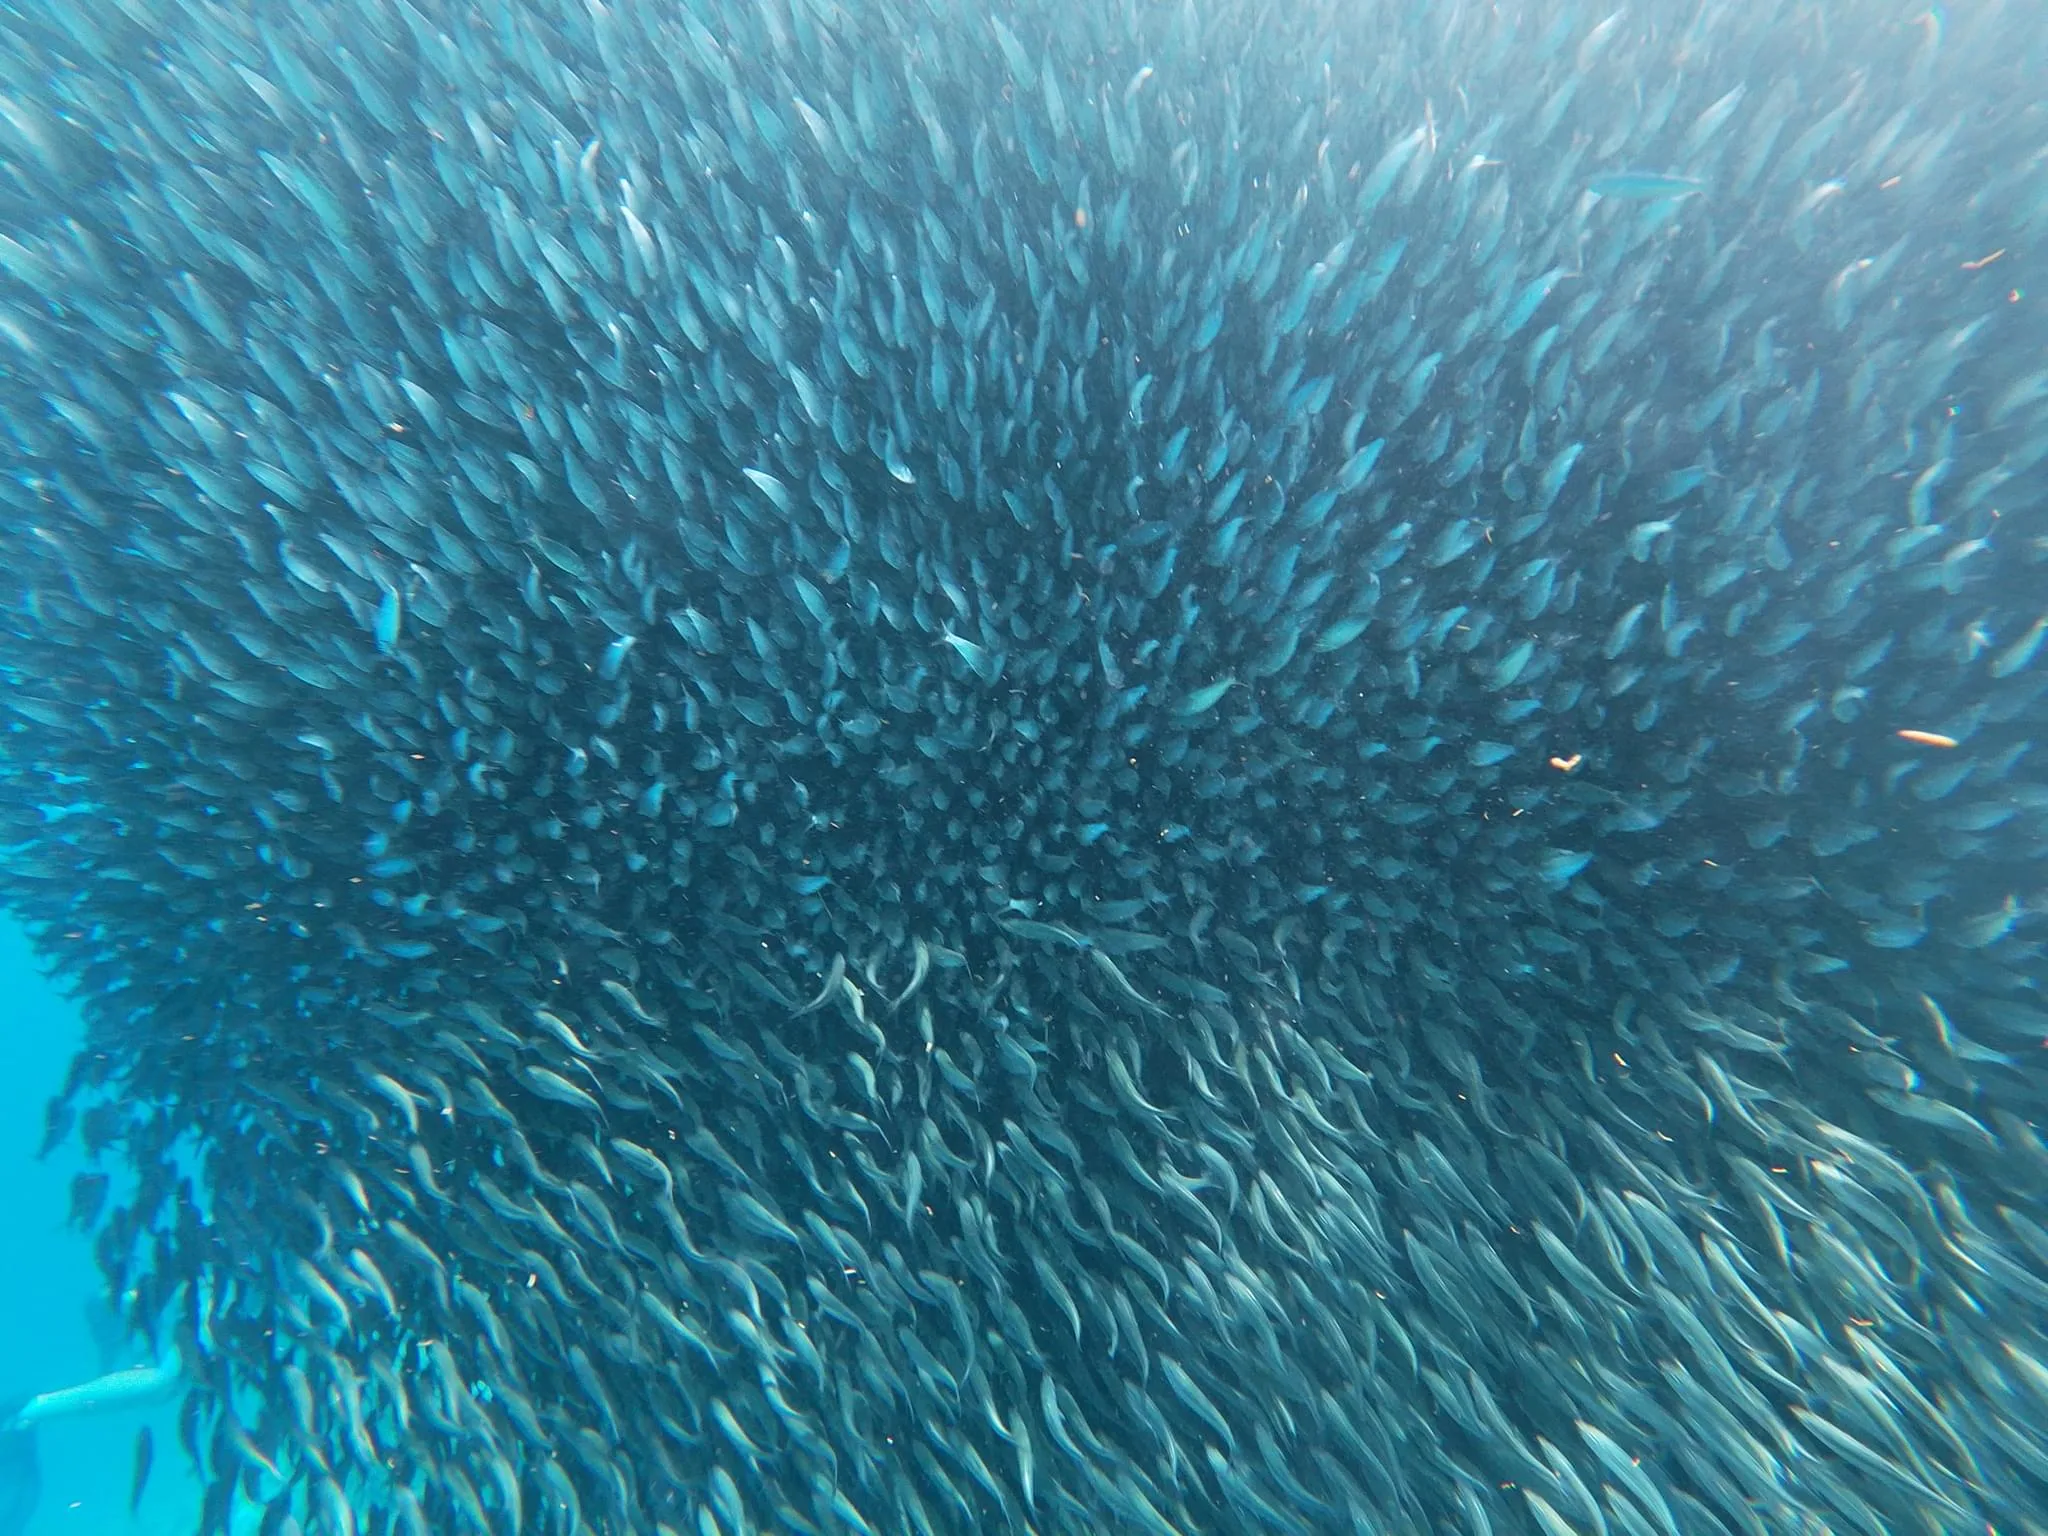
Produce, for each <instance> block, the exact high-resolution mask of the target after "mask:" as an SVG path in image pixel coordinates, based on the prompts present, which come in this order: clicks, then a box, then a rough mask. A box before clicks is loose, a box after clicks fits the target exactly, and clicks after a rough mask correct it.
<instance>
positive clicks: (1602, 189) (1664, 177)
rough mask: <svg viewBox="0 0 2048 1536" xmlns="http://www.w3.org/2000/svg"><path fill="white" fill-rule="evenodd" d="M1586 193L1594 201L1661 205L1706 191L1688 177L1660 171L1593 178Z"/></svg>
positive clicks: (1614, 174)
mask: <svg viewBox="0 0 2048 1536" xmlns="http://www.w3.org/2000/svg"><path fill="white" fill-rule="evenodd" d="M1586 190H1587V191H1588V192H1591V193H1592V194H1593V195H1594V196H1596V197H1606V198H1612V199H1614V200H1615V201H1616V202H1624V203H1663V202H1671V201H1674V200H1676V199H1678V198H1682V197H1692V196H1693V195H1695V194H1696V193H1699V192H1702V191H1704V190H1705V189H1704V188H1703V187H1702V186H1701V185H1700V183H1699V182H1697V181H1694V180H1693V179H1692V178H1691V177H1689V176H1672V175H1668V174H1666V173H1664V172H1662V171H1614V172H1611V173H1609V174H1607V175H1605V176H1595V177H1594V178H1593V179H1592V180H1591V181H1589V182H1587V183H1586Z"/></svg>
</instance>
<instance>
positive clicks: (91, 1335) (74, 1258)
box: [0, 923, 199, 1536]
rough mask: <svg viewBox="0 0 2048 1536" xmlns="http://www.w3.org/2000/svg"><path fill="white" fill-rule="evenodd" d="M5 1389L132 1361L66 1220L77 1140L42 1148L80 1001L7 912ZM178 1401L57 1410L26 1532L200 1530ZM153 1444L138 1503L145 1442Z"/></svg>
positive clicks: (2, 972) (0, 1114)
mask: <svg viewBox="0 0 2048 1536" xmlns="http://www.w3.org/2000/svg"><path fill="white" fill-rule="evenodd" d="M0 998H4V999H5V1002H4V1005H0V1401H6V1400H8V1399H11V1398H13V1397H15V1396H18V1395H22V1394H33V1393H38V1392H49V1391H54V1390H56V1389H59V1388H63V1387H70V1386H76V1385H78V1384H79V1383H81V1382H84V1381H89V1380H91V1379H92V1378H93V1377H95V1376H98V1375H100V1374H102V1372H104V1371H105V1370H107V1369H110V1368H118V1367H119V1366H123V1365H130V1364H134V1363H136V1362H135V1361H133V1360H126V1359H121V1358H119V1356H118V1354H116V1355H112V1356H110V1354H109V1352H108V1349H107V1347H106V1346H105V1345H104V1344H103V1343H102V1342H101V1340H100V1339H98V1338H96V1337H95V1331H94V1328H93V1326H92V1323H91V1317H90V1309H91V1308H92V1307H93V1305H94V1303H95V1301H96V1298H97V1297H98V1296H99V1294H100V1278H99V1274H98V1272H97V1270H96V1269H95V1268H94V1266H93V1259H92V1248H91V1245H90V1243H89V1242H88V1241H87V1239H86V1238H85V1237H83V1236H81V1235H80V1234H79V1233H77V1232H76V1231H73V1230H72V1229H71V1228H70V1227H69V1225H68V1224H67V1223H66V1221H65V1210H66V1206H67V1204H68V1202H69V1198H70V1196H69V1190H70V1185H71V1178H72V1175H73V1174H75V1173H77V1172H78V1171H79V1170H80V1169H81V1168H82V1167H83V1166H84V1163H83V1160H82V1158H81V1156H80V1154H79V1150H78V1148H77V1146H76V1144H75V1143H72V1142H67V1143H66V1144H65V1145H64V1146H62V1147H59V1148H58V1149H57V1150H56V1151H55V1152H54V1153H52V1154H51V1155H50V1156H49V1157H48V1158H45V1159H38V1158H37V1157H36V1149H37V1147H38V1145H39V1144H40V1143H41V1141H42V1139H43V1110H44V1106H45V1105H46V1104H47V1103H48V1102H49V1100H50V1098H51V1096H52V1095H53V1094H55V1093H56V1092H57V1090H58V1088H59V1087H61V1086H62V1084H63V1081H64V1071H65V1068H66V1067H68V1066H69V1065H70V1062H71V1058H72V1056H73V1054H74V1053H76V1051H77V1050H78V1048H79V1045H80V1043H81V1038H82V1029H81V1026H80V1023H79V1018H78V1012H77V1010H76V1009H75V1008H74V1007H73V1006H72V1005H71V1003H70V1002H69V1001H68V1000H67V999H65V998H64V997H62V996H60V995H59V994H58V993H57V992H56V991H55V990H54V989H53V988H52V987H51V986H50V984H49V983H48V982H47V981H45V980H44V979H43V977H42V975H41V974H40V973H39V972H38V970H37V969H36V965H35V961H34V958H33V956H32V955H31V954H30V951H29V946H28V940H27V938H26V936H25V935H24V934H23V933H22V932H21V930H20V929H19V928H17V927H15V926H14V925H13V924H12V923H5V924H0ZM174 1412H175V1409H173V1408H161V1407H160V1408H155V1409H149V1410H139V1411H138V1410H126V1411H111V1412H108V1413H105V1414H103V1415H88V1416H84V1417H80V1418H74V1419H65V1420H59V1421H57V1422H54V1423H51V1424H47V1425H44V1426H42V1427H41V1428H39V1429H38V1430H37V1431H36V1432H35V1433H36V1438H37V1442H38V1446H37V1449H38V1453H39V1459H40V1462H41V1466H42V1479H43V1489H42V1495H41V1498H40V1500H39V1501H38V1503H37V1506H36V1510H35V1513H34V1515H33V1516H32V1518H31V1519H30V1521H29V1523H28V1525H27V1527H26V1529H25V1530H24V1531H23V1533H22V1536H59V1533H62V1536H114V1533H116V1532H121V1533H135V1532H156V1531H178V1530H190V1529H191V1528H192V1527H193V1525H194V1523H195V1522H196V1519H197V1515H198V1508H199V1488H198V1484H197V1483H196V1482H195V1481H194V1480H193V1478H192V1476H191V1474H190V1471H189V1469H188V1468H187V1467H186V1466H185V1465H183V1454H182V1453H181V1452H180V1451H178V1450H177V1443H178V1442H177V1426H176V1424H175V1422H174V1420H173V1414H174ZM145 1426H147V1427H148V1428H149V1430H150V1433H151V1436H152V1437H153V1440H154V1443H155V1447H156V1451H155V1456H154V1458H153V1464H152V1470H151V1472H150V1475H149V1479H148V1482H147V1483H146V1484H145V1486H144V1491H143V1498H142V1502H141V1504H140V1505H139V1507H138V1508H137V1509H136V1511H135V1513H134V1514H133V1515H132V1516H131V1515H130V1513H129V1507H128V1501H129V1494H130V1491H131V1488H132V1480H133V1468H134V1458H135V1441H136V1436H137V1434H138V1432H139V1431H140V1430H142V1429H143V1428H144V1427H145Z"/></svg>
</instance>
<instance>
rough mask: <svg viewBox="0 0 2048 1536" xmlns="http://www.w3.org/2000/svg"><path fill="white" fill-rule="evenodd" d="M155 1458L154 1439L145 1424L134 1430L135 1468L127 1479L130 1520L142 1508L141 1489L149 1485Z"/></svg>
mask: <svg viewBox="0 0 2048 1536" xmlns="http://www.w3.org/2000/svg"><path fill="white" fill-rule="evenodd" d="M155 1459H156V1441H155V1438H154V1437H153V1436H152V1435H151V1434H150V1432H149V1426H148V1425H147V1424H145V1425H143V1426H142V1428H141V1429H139V1430H137V1431H136V1432H135V1470H134V1472H133V1474H132V1475H131V1476H130V1477H129V1479H128V1517H129V1518H130V1519H131V1520H132V1519H134V1518H135V1515H136V1513H137V1512H138V1511H139V1510H140V1509H141V1508H142V1491H143V1490H144V1489H145V1488H147V1487H148V1486H149V1468H150V1464H151V1463H152V1462H153V1461H154V1460H155Z"/></svg>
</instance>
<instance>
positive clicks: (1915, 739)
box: [1893, 730, 1956, 747]
mask: <svg viewBox="0 0 2048 1536" xmlns="http://www.w3.org/2000/svg"><path fill="white" fill-rule="evenodd" d="M1893 734H1894V735H1895V736H1897V737H1898V738H1899V740H1901V741H1910V742H1912V743H1914V744H1915V745H1916V746H1922V747H1953V746H1954V745H1956V739H1955V737H1953V736H1944V735H1942V734H1941V733H1940V732H1939V731H1915V730H1902V731H1895V732H1893Z"/></svg>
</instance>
